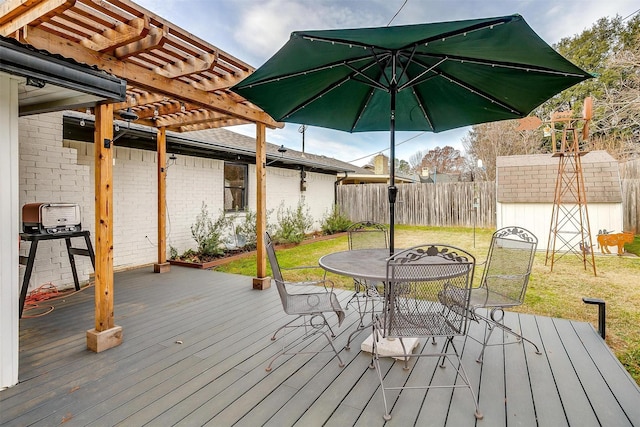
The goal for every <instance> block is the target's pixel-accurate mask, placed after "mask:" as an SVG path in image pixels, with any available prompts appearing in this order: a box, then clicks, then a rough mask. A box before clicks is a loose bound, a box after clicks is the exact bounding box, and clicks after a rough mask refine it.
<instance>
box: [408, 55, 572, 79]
mask: <svg viewBox="0 0 640 427" xmlns="http://www.w3.org/2000/svg"><path fill="white" fill-rule="evenodd" d="M416 56H418V57H428V58H436V59H440V60H443V59H444V60H448V61H458V62H460V63H465V62H468V63H470V64H475V65H484V66H487V67H498V68H508V69H511V70H519V71H527V72H536V73H540V74H550V75H560V76H563V77H584V74H577V73H570V72H567V71H557V70H552V69H549V68H544V67H539V66H536V65H526V64H517V63H512V62H497V61H496V62H493V61H484V60H481V59H477V58H471V57H462V56H451V55H434V54H430V53H420V52H418V53H417V54H416ZM415 63H419V62H415ZM421 65H423V66H424V64H421Z"/></svg>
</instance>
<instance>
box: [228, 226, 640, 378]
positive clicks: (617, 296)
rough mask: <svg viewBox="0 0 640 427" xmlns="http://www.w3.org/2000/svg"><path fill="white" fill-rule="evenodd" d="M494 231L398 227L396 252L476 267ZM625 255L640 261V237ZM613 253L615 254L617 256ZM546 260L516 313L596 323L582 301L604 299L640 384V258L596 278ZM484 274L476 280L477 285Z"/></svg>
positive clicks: (573, 264)
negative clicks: (423, 248)
mask: <svg viewBox="0 0 640 427" xmlns="http://www.w3.org/2000/svg"><path fill="white" fill-rule="evenodd" d="M492 232H493V230H487V229H476V231H475V236H474V232H473V229H470V228H443V227H409V226H397V227H396V233H395V235H396V238H395V242H396V243H395V246H396V248H406V247H410V246H413V245H418V244H421V243H428V242H433V243H445V242H446V243H447V244H450V245H453V246H458V247H460V248H462V249H465V250H467V251H468V252H471V253H472V254H473V255H474V256H476V259H477V261H478V262H481V261H483V260H484V258H485V256H486V253H487V250H488V248H489V242H490V240H491V234H492ZM626 249H627V250H628V251H630V252H634V253H636V254H638V255H640V236H637V237H636V239H635V241H634V243H632V244H630V245H627V246H626ZM340 250H347V238H346V236H344V235H343V236H340V237H336V238H335V239H330V240H322V241H318V242H313V243H309V244H304V245H300V246H296V247H293V248H290V249H278V259H279V261H280V265H281V266H282V267H283V268H286V267H296V266H301V265H309V266H316V265H318V259H319V258H320V257H321V256H322V255H324V254H327V253H331V252H335V251H340ZM614 252H615V250H614ZM545 258H546V254H545V253H544V252H538V253H537V254H536V258H535V262H534V266H533V272H532V275H531V279H530V281H529V288H528V290H527V296H526V299H525V303H524V305H522V306H521V307H518V308H517V309H516V311H520V312H524V313H532V314H540V315H544V316H552V317H560V318H565V319H573V320H579V321H585V322H590V323H591V324H593V325H594V326H595V327H597V323H598V310H597V307H595V306H593V305H586V304H584V303H583V302H582V297H593V298H601V299H603V300H605V301H606V303H607V339H606V341H607V344H608V345H609V346H610V347H611V348H612V349H613V351H614V352H615V354H616V355H617V357H618V359H620V361H621V362H622V363H623V364H624V365H625V367H626V368H627V370H628V371H629V373H630V374H631V375H632V376H633V377H634V379H635V380H636V382H638V383H639V384H640V281H639V280H638V278H639V277H640V258H638V257H637V256H633V255H626V256H622V257H619V256H616V255H615V254H613V255H606V256H600V255H597V256H596V269H597V273H598V274H597V276H594V275H593V271H592V269H591V267H590V266H588V267H587V269H585V268H584V266H583V264H582V259H581V258H580V257H578V256H575V255H573V254H565V255H564V256H562V257H560V258H559V259H558V256H557V255H556V261H555V264H554V269H553V270H554V271H553V272H551V271H550V267H549V266H545ZM216 270H218V271H225V272H229V273H236V274H243V275H247V276H255V273H256V260H255V255H254V256H252V257H248V258H245V259H242V260H239V261H235V262H231V263H229V264H227V265H224V266H221V267H218V268H216ZM481 273H482V272H481V271H477V272H476V275H475V279H476V280H479V279H480V277H481ZM284 274H285V278H286V279H287V280H292V281H296V280H310V279H314V278H318V277H319V276H320V277H322V275H323V274H324V272H323V270H320V269H317V268H310V269H305V270H290V271H285V272H284ZM328 278H329V279H331V280H332V281H334V283H335V286H336V287H341V288H347V289H350V288H351V287H352V281H351V279H349V278H346V277H341V276H336V275H328Z"/></svg>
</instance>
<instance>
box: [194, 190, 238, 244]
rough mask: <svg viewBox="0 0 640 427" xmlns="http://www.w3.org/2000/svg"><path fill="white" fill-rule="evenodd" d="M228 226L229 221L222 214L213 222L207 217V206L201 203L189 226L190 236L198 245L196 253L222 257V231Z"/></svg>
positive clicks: (229, 224)
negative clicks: (198, 211) (194, 220)
mask: <svg viewBox="0 0 640 427" xmlns="http://www.w3.org/2000/svg"><path fill="white" fill-rule="evenodd" d="M230 226H231V219H230V218H227V217H226V215H225V214H224V212H222V214H221V215H220V216H219V217H218V219H216V220H215V221H213V220H212V219H211V217H210V216H209V211H208V210H207V204H206V203H205V202H202V207H201V208H200V213H199V214H198V216H197V217H196V222H195V223H194V224H193V225H192V226H191V236H193V240H195V241H196V244H197V245H198V253H199V254H201V255H207V256H213V255H222V254H223V253H224V246H223V243H224V241H223V234H224V230H225V228H227V227H230Z"/></svg>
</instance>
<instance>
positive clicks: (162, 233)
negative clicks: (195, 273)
mask: <svg viewBox="0 0 640 427" xmlns="http://www.w3.org/2000/svg"><path fill="white" fill-rule="evenodd" d="M157 145H158V262H157V263H156V264H154V265H153V271H154V272H155V273H166V272H168V271H169V270H170V268H171V266H170V265H169V263H168V262H167V240H166V235H167V234H166V227H167V225H166V224H167V209H166V208H165V206H166V200H167V129H166V128H165V127H161V128H159V129H158V136H157Z"/></svg>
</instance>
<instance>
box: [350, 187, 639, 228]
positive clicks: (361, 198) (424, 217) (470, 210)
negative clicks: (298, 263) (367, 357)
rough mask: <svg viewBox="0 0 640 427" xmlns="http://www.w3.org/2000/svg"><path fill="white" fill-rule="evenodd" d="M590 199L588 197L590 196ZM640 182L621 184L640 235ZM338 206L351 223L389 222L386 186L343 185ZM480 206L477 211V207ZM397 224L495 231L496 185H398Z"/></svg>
mask: <svg viewBox="0 0 640 427" xmlns="http://www.w3.org/2000/svg"><path fill="white" fill-rule="evenodd" d="M587 197H588V195H587ZM639 199H640V179H623V180H622V207H623V215H624V218H623V219H624V222H623V225H624V229H625V230H634V229H635V230H636V233H638V232H640V204H639V203H638V200H639ZM337 202H338V205H339V206H340V207H341V208H342V210H343V212H344V213H345V214H346V215H347V216H348V217H349V219H351V220H352V221H361V220H371V221H376V222H381V223H388V222H389V202H388V196H387V185H385V184H365V185H340V186H338V192H337ZM475 202H477V204H478V206H477V208H474V203H475ZM395 222H396V224H407V225H429V226H447V227H472V226H473V225H474V222H475V225H476V226H477V227H486V228H494V227H495V226H496V186H495V182H452V183H438V184H411V185H399V186H398V197H397V199H396V217H395Z"/></svg>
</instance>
